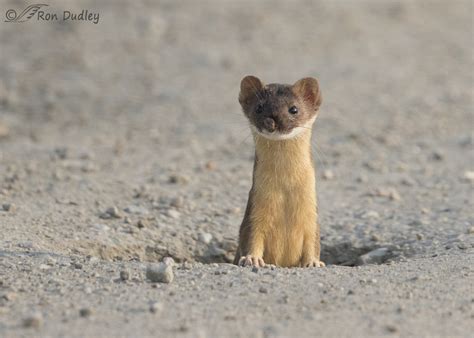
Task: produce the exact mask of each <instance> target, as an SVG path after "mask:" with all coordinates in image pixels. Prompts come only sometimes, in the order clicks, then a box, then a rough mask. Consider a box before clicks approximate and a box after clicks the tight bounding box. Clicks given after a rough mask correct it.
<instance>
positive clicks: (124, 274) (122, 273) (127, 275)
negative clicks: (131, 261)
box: [120, 270, 130, 281]
mask: <svg viewBox="0 0 474 338" xmlns="http://www.w3.org/2000/svg"><path fill="white" fill-rule="evenodd" d="M129 279H130V272H128V271H127V270H122V271H120V280H122V281H126V280H129Z"/></svg>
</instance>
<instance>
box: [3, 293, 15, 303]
mask: <svg viewBox="0 0 474 338" xmlns="http://www.w3.org/2000/svg"><path fill="white" fill-rule="evenodd" d="M17 296H18V295H17V294H16V293H15V292H8V293H5V294H4V295H2V297H1V298H3V299H5V300H6V301H8V302H12V301H14V300H15V299H16V298H17Z"/></svg>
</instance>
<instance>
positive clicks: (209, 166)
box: [205, 161, 217, 171]
mask: <svg viewBox="0 0 474 338" xmlns="http://www.w3.org/2000/svg"><path fill="white" fill-rule="evenodd" d="M205 168H206V169H207V170H210V171H212V170H216V168H217V164H216V162H214V161H207V162H206V165H205Z"/></svg>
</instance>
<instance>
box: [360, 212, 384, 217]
mask: <svg viewBox="0 0 474 338" xmlns="http://www.w3.org/2000/svg"><path fill="white" fill-rule="evenodd" d="M360 218H362V219H370V218H372V219H377V218H380V215H379V213H378V212H377V211H374V210H369V211H366V212H364V213H363V214H362V215H360Z"/></svg>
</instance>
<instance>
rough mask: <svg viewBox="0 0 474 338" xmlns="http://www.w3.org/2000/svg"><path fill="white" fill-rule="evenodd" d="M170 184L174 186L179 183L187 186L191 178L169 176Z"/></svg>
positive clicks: (175, 175)
mask: <svg viewBox="0 0 474 338" xmlns="http://www.w3.org/2000/svg"><path fill="white" fill-rule="evenodd" d="M168 182H169V183H173V184H178V183H179V184H186V183H188V182H189V177H188V176H184V175H177V174H173V175H170V176H169V178H168Z"/></svg>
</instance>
